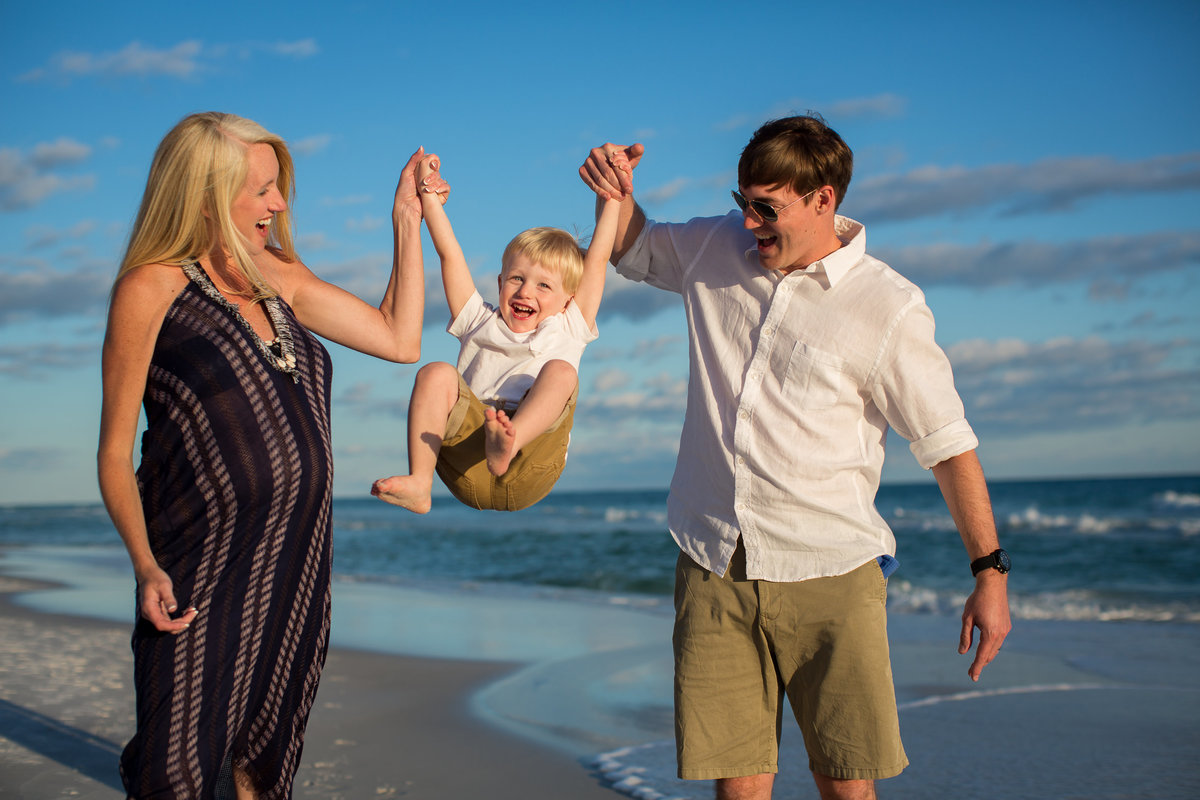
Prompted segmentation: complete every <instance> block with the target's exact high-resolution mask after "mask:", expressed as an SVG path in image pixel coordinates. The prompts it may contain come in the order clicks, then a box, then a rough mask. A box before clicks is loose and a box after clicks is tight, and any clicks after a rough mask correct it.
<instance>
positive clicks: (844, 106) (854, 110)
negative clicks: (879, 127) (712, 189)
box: [715, 92, 908, 131]
mask: <svg viewBox="0 0 1200 800" xmlns="http://www.w3.org/2000/svg"><path fill="white" fill-rule="evenodd" d="M907 109H908V100H907V98H904V97H901V96H900V95H897V94H892V93H890V92H884V93H882V94H877V95H871V96H869V97H849V98H846V99H844V100H835V101H833V102H830V103H827V104H825V105H820V104H816V103H814V102H813V101H811V100H805V99H803V98H799V97H792V98H789V99H787V100H782V101H780V102H778V103H776V104H775V105H773V106H771V107H770V108H769V109H767V110H766V111H762V112H759V113H756V114H736V115H734V116H731V117H727V118H726V119H724V120H722V121H721V122H718V123H717V124H716V126H715V128H716V129H717V130H719V131H731V130H737V129H738V128H743V127H753V128H757V127H758V126H759V125H762V124H763V123H764V122H767V121H768V120H772V119H780V118H782V117H794V116H798V115H802V114H809V113H813V112H816V113H818V114H820V115H821V116H822V117H824V118H825V121H826V122H828V123H830V124H831V125H832V124H833V121H834V120H849V119H864V118H865V119H885V118H888V117H899V116H901V115H903V114H904V112H905V111H906V110H907Z"/></svg>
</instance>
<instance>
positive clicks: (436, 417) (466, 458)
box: [371, 155, 629, 514]
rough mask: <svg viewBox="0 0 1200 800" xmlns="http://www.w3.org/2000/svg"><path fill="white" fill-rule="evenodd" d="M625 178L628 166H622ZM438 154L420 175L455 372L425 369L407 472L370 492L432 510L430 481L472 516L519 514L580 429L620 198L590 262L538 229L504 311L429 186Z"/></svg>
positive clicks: (503, 284) (511, 278)
mask: <svg viewBox="0 0 1200 800" xmlns="http://www.w3.org/2000/svg"><path fill="white" fill-rule="evenodd" d="M614 167H615V168H617V169H622V170H628V169H629V167H628V162H627V161H620V162H617V163H614ZM439 168H440V163H439V161H438V158H437V156H433V155H429V156H426V157H425V158H424V159H423V160H422V161H421V162H420V164H419V165H418V167H417V181H418V186H419V187H421V188H422V191H421V204H422V207H423V213H424V216H425V224H426V226H427V227H428V228H429V235H430V237H431V238H432V239H433V243H434V246H435V247H436V248H437V252H438V256H439V257H440V258H441V261H442V284H443V287H444V289H445V291H446V302H447V303H448V304H449V306H450V316H451V322H450V326H449V328H448V330H449V332H450V333H451V334H452V335H454V336H455V337H457V338H458V339H459V341H460V342H461V345H462V346H461V348H460V350H459V354H458V366H457V368H455V367H453V366H451V365H450V364H446V363H443V362H433V363H430V364H426V365H425V366H424V367H422V368H421V369H420V371H419V372H418V373H417V378H416V382H415V384H414V386H413V394H412V401H411V402H410V404H409V409H408V462H409V463H408V466H409V474H408V475H396V476H393V477H391V478H384V479H382V480H378V481H376V482H375V484H374V485H373V486H372V487H371V494H373V495H375V496H376V497H378V498H379V499H381V500H384V501H386V502H388V503H392V504H393V505H397V506H400V507H402V508H407V509H408V510H409V511H414V512H416V513H418V514H424V513H426V512H428V511H429V509H430V505H431V496H430V495H431V491H432V489H433V473H434V471H435V470H436V472H437V474H438V476H439V477H440V478H441V479H442V481H443V482H444V483H445V484H446V487H447V488H449V489H450V492H451V494H453V495H454V496H455V497H457V498H458V499H459V500H460V501H461V502H463V503H465V504H466V505H469V506H472V507H474V508H482V509H492V510H497V511H517V510H520V509H522V508H527V507H529V506H531V505H533V504H534V503H536V502H537V501H539V500H541V499H542V498H543V497H545V496H546V495H547V494H549V492H550V489H551V488H553V486H554V483H555V482H556V481H557V480H558V477H559V475H560V474H561V473H562V469H563V466H564V464H565V463H566V457H567V443H568V441H569V439H570V433H571V425H572V423H573V421H574V413H575V398H576V395H577V394H578V391H577V390H578V384H579V380H578V367H579V359H580V357H581V356H582V355H583V349H584V347H585V346H586V345H587V344H588V343H589V342H591V341H592V340H594V339H595V338H596V336H597V335H598V334H597V332H596V312H597V311H598V310H599V308H600V297H601V295H602V294H603V291H604V273H605V268H606V265H607V263H608V258H609V255H610V254H611V253H612V248H613V241H614V237H615V234H616V228H617V212H618V210H619V208H620V202H619V200H608V201H605V204H604V207H603V209H602V212H601V213H600V215H599V218H598V220H597V222H596V230H595V233H594V234H593V235H592V241H591V245H590V246H589V247H588V249H587V253H586V254H584V252H583V251H582V249H581V248H580V247H579V245H578V244H577V243H576V241H575V239H574V237H572V236H571V235H570V234H569V233H567V232H566V231H562V230H557V229H555V228H533V229H531V230H527V231H525V232H523V233H521V234H519V235H518V236H517V237H516V238H515V239H513V240H512V241H511V242H510V243H509V245H508V247H507V248H505V251H504V257H503V259H502V260H501V272H500V277H499V283H500V300H499V307H498V308H493V307H491V306H490V305H488V304H486V303H484V302H483V299H482V298H481V297H480V295H479V292H478V291H477V290H476V288H475V283H474V281H473V280H472V278H471V272H470V269H469V268H468V266H467V261H466V258H465V257H464V256H463V252H462V248H461V247H460V246H459V244H458V240H457V239H456V238H455V236H454V230H453V229H452V228H451V226H450V220H449V218H448V217H447V216H446V211H445V209H444V208H443V207H442V203H443V202H444V199H443V198H440V197H439V196H438V194H437V192H435V191H434V190H433V189H432V188H429V187H430V186H431V185H432V184H433V183H434V182H435V180H436V178H437V177H439V176H438V170H439Z"/></svg>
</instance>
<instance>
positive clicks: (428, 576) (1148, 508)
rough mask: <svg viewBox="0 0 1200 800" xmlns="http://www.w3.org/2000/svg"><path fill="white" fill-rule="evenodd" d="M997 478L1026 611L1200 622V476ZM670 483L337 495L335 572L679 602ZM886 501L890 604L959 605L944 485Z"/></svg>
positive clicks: (20, 514)
mask: <svg viewBox="0 0 1200 800" xmlns="http://www.w3.org/2000/svg"><path fill="white" fill-rule="evenodd" d="M990 489H991V495H992V504H993V507H994V511H995V516H996V521H997V525H998V527H999V532H1000V541H1001V543H1002V545H1003V546H1004V547H1005V548H1006V549H1007V550H1008V551H1009V553H1010V554H1011V555H1012V560H1013V572H1012V574H1011V576H1010V580H1009V594H1010V603H1011V607H1012V612H1013V616H1014V618H1016V619H1042V620H1053V619H1057V620H1081V621H1082V620H1087V621H1101V622H1114V623H1115V622H1121V621H1150V622H1183V623H1200V476H1174V477H1153V478H1102V479H1078V480H1036V481H993V482H991V483H990ZM666 494H667V493H666V490H660V489H654V490H630V491H624V490H622V491H615V490H614V491H594V492H570V491H556V492H553V493H551V495H550V496H549V497H548V498H546V499H545V500H543V501H542V502H541V503H539V504H537V505H536V506H534V507H532V508H530V509H527V510H525V511H521V512H516V513H498V512H481V511H475V510H472V509H468V508H465V507H463V506H462V505H460V504H458V503H457V502H456V501H454V500H453V499H451V498H449V497H436V498H435V500H434V506H433V510H432V512H431V513H429V514H427V515H424V516H419V515H414V514H410V513H408V512H405V511H402V510H399V509H396V508H394V507H392V506H389V505H387V504H385V503H382V502H380V501H378V500H375V499H374V498H370V497H363V498H353V499H348V498H342V499H338V500H335V501H334V568H335V573H336V575H337V576H338V578H339V579H341V580H342V581H353V582H363V583H368V584H383V585H387V584H392V585H416V586H429V585H436V584H445V583H446V582H451V583H453V584H458V585H460V586H461V585H487V586H489V587H491V588H492V589H497V590H500V591H505V592H510V593H517V594H521V593H526V594H529V593H535V592H541V591H543V590H545V589H546V588H547V587H552V588H553V589H555V590H556V591H562V592H569V593H571V594H572V596H578V597H588V596H593V597H599V598H602V599H603V598H607V599H609V600H611V599H612V598H613V597H614V596H621V597H623V598H624V597H628V596H633V597H635V598H638V597H640V598H644V599H645V600H647V601H648V602H655V603H659V604H669V602H670V596H671V585H672V580H673V574H674V563H675V556H676V553H677V552H678V551H677V548H676V547H675V544H674V542H672V540H671V538H670V536H669V534H668V533H667V531H666V510H665V503H666ZM876 505H877V506H878V508H879V510H880V512H881V513H882V514H883V516H884V518H885V519H886V520H887V521H888V524H889V525H891V527H892V529H893V530H894V531H895V534H896V539H897V541H898V543H899V548H898V553H897V557H898V558H899V561H900V569H899V571H897V572H896V574H895V575H893V576H892V578H891V580H890V582H889V598H888V604H889V609H890V610H891V612H892V613H900V614H933V613H936V614H952V615H956V614H958V613H960V612H961V608H962V602H963V600H964V599H965V596H966V594H967V593H968V592H969V591H970V589H971V587H972V586H973V583H972V581H971V579H970V573H969V571H968V567H967V560H966V555H965V553H964V551H963V548H962V544H961V541H960V540H959V538H958V535H957V533H956V532H955V530H954V525H953V523H952V521H951V519H950V516H949V514H948V513H947V511H946V508H945V505H944V503H943V502H942V499H941V495H940V494H939V492H938V489H937V487H936V485H934V484H911V485H886V486H884V487H882V488H881V489H880V492H879V496H878V498H877V501H876ZM0 546H4V547H18V548H19V547H23V546H36V547H38V548H39V549H45V548H49V549H51V550H53V549H54V548H59V547H61V548H64V549H70V550H72V551H74V552H76V553H78V552H79V551H80V549H82V550H85V551H89V552H92V554H93V555H94V556H95V557H97V558H103V559H105V560H106V561H109V562H110V563H111V562H114V561H119V560H120V558H122V557H123V549H122V547H121V544H120V540H119V539H118V537H117V535H116V533H115V531H114V530H113V528H112V526H111V524H110V523H109V520H108V517H107V515H106V514H105V512H104V509H103V507H102V506H100V505H99V504H76V505H54V506H5V507H0ZM64 577H65V578H66V579H68V580H70V577H69V576H64Z"/></svg>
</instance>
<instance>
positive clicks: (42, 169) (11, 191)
mask: <svg viewBox="0 0 1200 800" xmlns="http://www.w3.org/2000/svg"><path fill="white" fill-rule="evenodd" d="M90 153H91V148H89V147H88V146H87V145H83V144H79V143H78V142H75V141H72V140H70V139H65V138H63V139H58V140H57V141H54V142H43V143H40V144H37V145H34V148H33V152H31V153H29V154H26V153H23V152H21V151H20V150H18V149H16V148H13V147H0V211H17V210H21V209H26V208H32V207H33V206H36V205H37V204H38V203H40V202H41V201H42V200H44V199H45V198H46V197H48V196H50V195H52V194H55V193H58V192H70V191H84V190H89V189H91V188H93V187H94V186H95V185H96V178H95V176H93V175H69V176H64V175H59V174H55V173H53V172H51V171H50V170H51V169H53V168H55V167H58V166H62V165H66V164H77V163H79V162H80V161H83V160H85V159H86V158H87V157H88V156H89V155H90Z"/></svg>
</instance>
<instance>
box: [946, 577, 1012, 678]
mask: <svg viewBox="0 0 1200 800" xmlns="http://www.w3.org/2000/svg"><path fill="white" fill-rule="evenodd" d="M975 628H979V647H978V648H977V649H976V650H975V660H974V661H972V662H971V668H970V669H968V670H967V674H968V675H970V676H971V680H973V681H977V680H979V676H980V674H982V673H983V668H984V667H986V666H987V665H988V664H990V663H992V659H993V658H995V657H996V655H997V654H998V653H999V652H1000V646H1001V645H1002V644H1004V639H1005V637H1007V636H1008V632H1009V631H1011V630H1012V620H1011V619H1010V618H1009V614H1008V576H1006V575H1001V574H1000V573H999V572H996V571H995V570H992V569H989V570H985V571H984V572H981V573H979V577H978V578H977V579H976V582H975V591H974V592H972V593H971V596H970V597H968V598H967V602H966V604H965V605H964V606H963V616H962V633H960V634H959V637H958V652H959V655H964V654H966V653H968V652H970V650H971V640H972V639H973V638H974V636H975Z"/></svg>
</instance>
